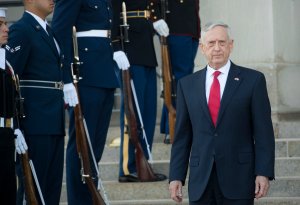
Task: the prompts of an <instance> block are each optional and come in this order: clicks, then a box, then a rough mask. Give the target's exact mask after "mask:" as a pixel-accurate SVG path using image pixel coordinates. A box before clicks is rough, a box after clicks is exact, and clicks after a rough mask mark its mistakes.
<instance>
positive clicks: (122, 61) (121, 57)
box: [114, 51, 130, 70]
mask: <svg viewBox="0 0 300 205" xmlns="http://www.w3.org/2000/svg"><path fill="white" fill-rule="evenodd" d="M114 60H115V61H116V62H117V64H118V67H119V68H120V69H121V70H127V69H128V68H129V66H130V63H129V61H128V58H127V56H126V54H125V53H124V52H123V51H116V52H114Z"/></svg>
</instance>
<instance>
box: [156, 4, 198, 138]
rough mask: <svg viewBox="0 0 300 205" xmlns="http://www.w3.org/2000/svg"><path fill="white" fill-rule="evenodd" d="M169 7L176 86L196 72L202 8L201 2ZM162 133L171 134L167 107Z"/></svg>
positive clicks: (170, 49) (171, 52)
mask: <svg viewBox="0 0 300 205" xmlns="http://www.w3.org/2000/svg"><path fill="white" fill-rule="evenodd" d="M168 6H169V7H168V8H169V10H170V12H169V13H167V15H166V17H167V18H166V21H167V23H168V26H169V28H170V35H169V36H168V39H167V40H168V47H169V53H170V61H171V67H172V73H173V75H174V77H175V84H174V85H176V84H177V81H178V80H179V79H180V78H182V77H184V76H186V75H188V74H191V73H193V71H194V65H195V64H194V60H195V57H196V54H197V51H198V47H199V38H200V31H201V28H200V16H199V9H200V8H199V0H169V5H168ZM178 18H180V20H178ZM174 91H176V88H174ZM174 104H175V102H174ZM160 131H161V133H165V134H166V135H168V134H169V120H168V110H167V108H166V107H165V106H163V109H162V115H161V124H160ZM165 142H167V141H165Z"/></svg>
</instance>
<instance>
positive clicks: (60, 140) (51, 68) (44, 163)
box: [6, 12, 65, 205]
mask: <svg viewBox="0 0 300 205" xmlns="http://www.w3.org/2000/svg"><path fill="white" fill-rule="evenodd" d="M6 48H7V50H8V52H7V59H8V61H9V62H10V63H11V65H12V66H13V68H14V69H15V73H16V74H18V75H19V78H20V87H21V93H22V96H23V97H24V98H25V100H24V112H25V113H24V114H25V116H26V117H25V118H24V119H22V120H21V129H22V130H23V131H24V135H25V139H26V142H27V145H28V147H29V149H28V151H29V157H30V158H31V159H32V161H33V164H34V165H35V170H36V174H37V177H38V179H39V183H40V187H41V191H42V193H43V197H44V200H45V203H46V204H48V205H52V204H53V205H54V204H58V203H59V200H60V193H61V185H62V176H63V161H64V135H65V132H64V100H63V91H62V81H63V70H62V68H61V59H62V57H61V55H60V51H59V50H58V48H59V46H58V43H57V42H56V43H55V41H54V39H53V37H50V36H49V35H48V33H47V32H46V23H45V22H44V21H43V20H42V19H41V18H39V17H37V16H34V15H33V14H30V13H28V12H24V14H23V17H22V18H21V19H20V20H19V21H17V22H16V23H15V24H13V25H12V26H11V27H10V32H9V39H8V44H7V46H6ZM19 168H20V167H19ZM19 177H21V176H20V173H19ZM19 181H20V182H22V177H21V178H19ZM23 192H24V189H23V186H22V185H20V189H19V191H18V204H23V203H22V198H23V195H24V193H23ZM38 199H39V197H38ZM40 203H41V202H40Z"/></svg>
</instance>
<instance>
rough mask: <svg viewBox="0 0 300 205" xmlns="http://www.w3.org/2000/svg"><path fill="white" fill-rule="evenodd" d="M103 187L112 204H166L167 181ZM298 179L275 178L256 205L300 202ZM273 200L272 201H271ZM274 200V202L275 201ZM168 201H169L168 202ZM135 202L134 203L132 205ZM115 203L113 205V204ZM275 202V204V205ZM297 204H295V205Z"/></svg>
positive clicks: (299, 183)
mask: <svg viewBox="0 0 300 205" xmlns="http://www.w3.org/2000/svg"><path fill="white" fill-rule="evenodd" d="M103 186H104V188H105V191H106V193H107V197H108V199H109V201H111V202H112V204H120V203H119V202H123V203H124V205H125V204H127V202H129V201H130V203H132V204H138V202H143V201H145V203H144V202H143V203H140V205H142V204H149V202H153V201H156V202H157V203H153V204H168V203H170V202H171V201H170V200H169V197H170V196H169V191H168V181H167V180H166V181H162V182H147V183H118V182H116V181H104V182H103ZM62 190H63V191H62V196H61V202H62V203H63V202H66V201H67V198H66V193H65V192H66V187H65V183H64V184H63V189H62ZM183 196H184V197H185V198H186V197H187V196H188V195H187V187H186V186H185V187H183ZM299 196H300V177H293V178H291V177H288V178H287V177H282V178H277V179H276V180H275V181H272V182H271V187H270V190H269V193H268V197H269V198H268V200H267V198H266V199H264V200H258V204H269V203H268V201H269V202H270V201H272V203H273V202H274V203H273V204H280V203H279V202H282V203H283V202H284V200H287V199H288V200H287V202H291V201H292V200H290V198H291V199H293V200H294V199H296V200H297V202H300V197H299ZM273 199H274V200H273ZM275 199H276V200H275ZM168 200H169V201H168ZM133 201H135V203H133ZM113 202H115V203H113ZM275 202H276V203H275ZM283 204H284V203H283ZM296 204H297V203H296Z"/></svg>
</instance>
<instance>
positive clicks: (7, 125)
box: [0, 8, 27, 205]
mask: <svg viewBox="0 0 300 205" xmlns="http://www.w3.org/2000/svg"><path fill="white" fill-rule="evenodd" d="M5 14H6V9H5V8H0V46H1V47H0V92H1V95H0V136H1V137H0V160H1V164H2V165H1V170H0V184H1V185H0V204H11V205H14V204H16V173H15V136H16V137H17V138H16V149H17V152H18V153H24V152H25V151H26V150H27V145H26V142H25V140H24V137H23V134H22V132H21V131H20V129H19V127H18V124H17V123H16V120H15V118H16V115H17V113H16V104H17V101H16V92H17V90H16V84H15V83H16V82H15V81H16V78H15V75H14V71H13V69H12V67H11V66H10V64H9V63H8V62H7V61H6V59H5V49H4V48H3V47H4V46H5V44H6V43H7V39H8V27H7V22H6V20H5Z"/></svg>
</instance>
